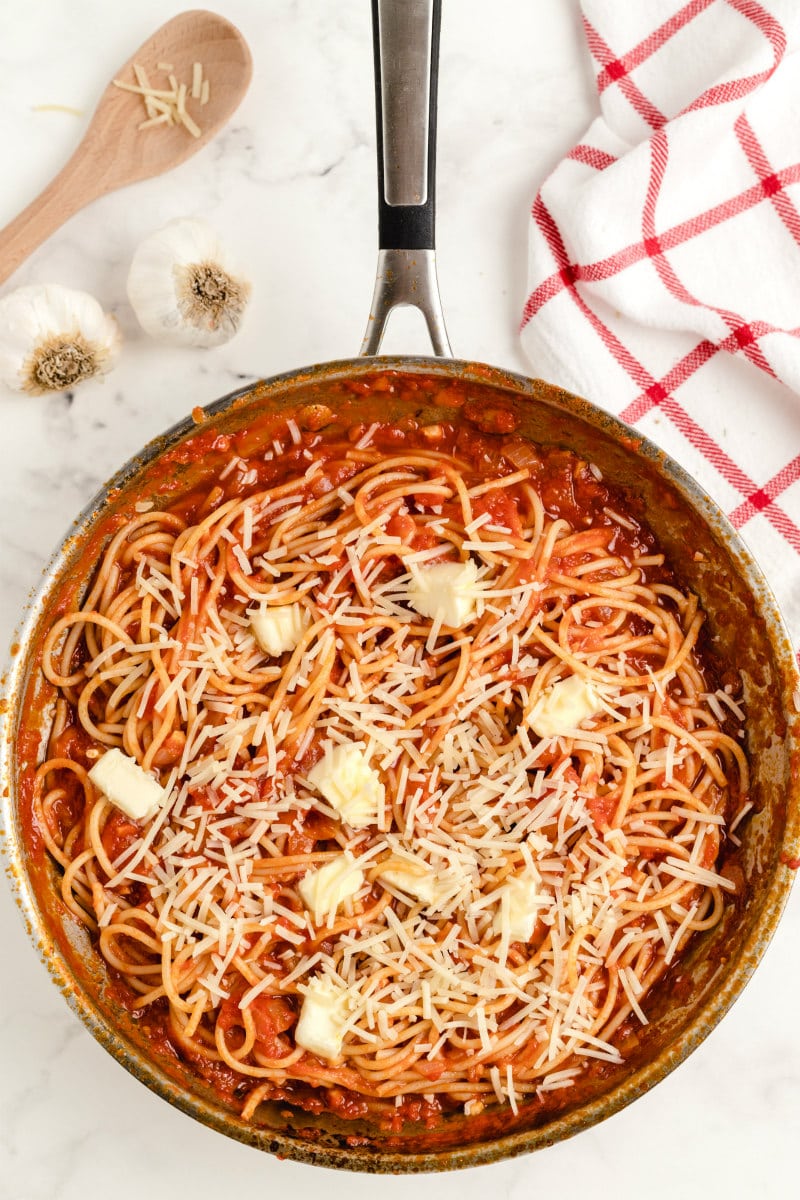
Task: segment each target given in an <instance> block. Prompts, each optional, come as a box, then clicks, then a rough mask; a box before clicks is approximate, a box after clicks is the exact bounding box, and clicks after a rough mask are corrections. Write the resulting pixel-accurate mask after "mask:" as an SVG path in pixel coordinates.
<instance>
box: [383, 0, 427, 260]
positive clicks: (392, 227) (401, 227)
mask: <svg viewBox="0 0 800 1200" xmlns="http://www.w3.org/2000/svg"><path fill="white" fill-rule="evenodd" d="M391 2H393V5H394V7H395V9H396V8H397V6H401V7H402V6H403V5H404V4H408V3H410V2H412V0H372V34H373V47H374V57H375V112H376V127H377V150H378V246H379V249H381V250H433V249H434V248H435V245H436V102H437V89H438V80H439V33H440V27H441V17H442V3H441V0H432V3H431V28H430V55H429V62H427V63H425V64H424V66H425V67H426V68H427V74H428V79H427V82H428V105H427V113H426V114H424V113H419V115H418V117H417V118H416V120H414V119H413V118H410V117H409V112H408V109H407V108H404V106H403V104H402V103H401V104H400V105H396V104H392V105H391V109H389V108H388V107H385V105H388V102H389V101H390V100H391V98H390V97H387V96H384V87H383V79H384V77H385V76H387V74H388V75H391V77H392V78H393V80H394V81H395V85H396V84H397V81H398V79H399V80H400V82H401V83H402V84H403V85H404V86H405V88H406V89H413V88H414V86H415V79H416V77H415V76H414V74H413V62H411V61H410V60H409V59H407V56H406V51H408V50H410V49H412V48H411V47H409V46H407V45H405V44H399V45H398V44H395V45H393V46H387V42H386V37H384V42H383V47H382V45H381V32H382V31H381V16H380V14H381V8H383V9H384V13H386V10H387V5H388V4H389V3H391ZM385 33H386V31H385V30H384V34H385ZM414 49H416V50H417V51H418V50H419V47H414ZM387 51H388V53H389V54H390V55H391V61H389V62H386V61H385V58H386V57H387ZM418 83H419V81H418V79H417V80H416V84H417V86H418ZM389 111H391V113H392V114H393V119H392V120H388V119H387V112H389ZM418 111H419V110H418ZM411 120H414V127H413V128H409V127H408V126H409V123H410V121H411ZM420 120H426V130H427V138H425V139H424V140H425V143H426V145H427V153H425V151H424V147H423V159H424V162H425V166H426V176H427V178H426V180H425V182H426V186H425V187H424V195H423V196H422V197H421V198H420V201H419V202H418V203H389V200H388V199H387V179H386V174H387V173H386V170H385V163H386V161H387V156H388V158H389V161H390V162H393V161H395V156H396V154H397V152H398V149H399V146H400V141H401V140H402V139H403V138H408V137H409V136H411V137H419V136H420V134H421V133H424V132H425V130H421V129H420V128H418V127H417V122H418V121H420ZM420 169H421V164H420Z"/></svg>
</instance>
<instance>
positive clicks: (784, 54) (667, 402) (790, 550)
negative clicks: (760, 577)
mask: <svg viewBox="0 0 800 1200" xmlns="http://www.w3.org/2000/svg"><path fill="white" fill-rule="evenodd" d="M581 7H582V10H583V16H584V28H585V32H586V40H587V43H588V47H589V51H590V53H591V57H592V67H593V70H594V72H595V75H596V81H597V90H598V93H599V97H600V116H599V117H598V118H597V119H596V120H595V121H594V122H593V123H592V125H591V126H590V127H589V129H588V130H587V133H586V136H585V137H584V138H583V140H582V141H581V142H580V143H579V145H577V146H576V147H575V148H574V149H573V150H572V151H571V153H570V154H569V155H568V156H567V158H566V159H565V160H564V161H563V162H562V163H561V164H560V165H559V166H558V167H557V168H556V170H555V171H554V172H553V174H552V175H551V176H550V178H549V179H547V181H546V182H545V184H544V185H543V187H542V189H541V191H540V193H539V195H538V196H537V197H536V200H535V202H534V205H533V209H532V215H531V217H532V219H531V231H530V267H529V286H530V291H529V295H528V299H527V302H526V305H525V311H524V315H523V321H522V341H523V347H524V349H525V351H526V353H527V355H528V356H529V358H530V360H531V363H532V364H533V367H534V369H535V373H536V374H537V375H540V376H542V377H543V378H545V379H549V380H552V381H554V382H556V383H559V384H561V385H562V386H563V387H566V388H568V389H570V390H572V391H575V392H578V393H579V394H581V395H584V396H586V397H587V398H589V399H591V400H594V401H595V402H597V403H599V404H601V405H602V406H604V407H605V408H606V409H607V410H609V411H610V412H613V413H614V414H615V415H617V416H619V417H621V418H622V419H623V420H624V421H627V422H628V423H629V424H631V425H634V426H635V427H636V428H637V429H639V430H641V431H642V432H643V433H645V434H646V435H647V436H649V437H651V438H652V439H653V440H654V441H655V442H657V443H658V444H659V445H660V446H662V447H663V448H664V449H665V450H666V451H667V452H668V453H670V454H671V455H672V456H673V457H674V458H676V459H677V460H678V461H679V462H680V463H681V464H682V465H683V466H684V467H686V468H687V469H688V470H689V471H690V472H691V473H692V474H693V475H694V476H695V478H696V479H697V480H698V481H699V482H700V483H701V484H702V485H703V486H704V487H705V488H706V490H707V491H708V492H709V493H710V494H711V495H712V496H713V497H714V499H715V500H716V501H717V503H718V504H719V505H720V506H721V507H722V508H723V509H724V510H725V511H726V512H727V513H728V514H729V516H730V518H731V520H732V522H733V524H734V525H735V526H736V527H737V528H738V529H739V530H740V531H741V533H742V535H743V537H744V538H745V540H746V541H747V542H748V544H749V545H750V548H751V549H752V550H753V552H754V554H755V555H756V557H757V558H758V560H759V562H760V563H761V565H762V567H763V569H764V570H765V572H766V574H767V576H768V578H769V580H770V582H771V584H772V587H773V590H774V591H775V594H776V596H777V598H778V601H779V603H780V605H781V607H782V609H783V612H784V616H785V618H786V620H787V622H788V624H789V626H790V630H791V632H792V635H793V637H794V640H795V645H796V646H800V53H798V49H799V48H800V0H771V2H770V3H766V2H765V3H756V2H755V0H690V2H689V3H676V2H675V0H632V2H629V3H628V2H626V3H622V2H621V0H581Z"/></svg>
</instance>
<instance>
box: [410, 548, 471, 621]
mask: <svg viewBox="0 0 800 1200" xmlns="http://www.w3.org/2000/svg"><path fill="white" fill-rule="evenodd" d="M480 590H481V589H480V584H479V583H478V568H477V567H476V566H475V563H474V562H473V561H472V559H471V558H470V559H467V561H466V562H458V563H455V562H446V563H436V564H435V565H434V566H432V567H424V568H423V569H422V570H416V569H412V573H411V582H410V583H409V585H408V591H407V599H408V603H409V604H410V605H411V607H412V608H413V609H414V610H415V612H418V613H419V614H420V615H421V616H423V617H430V619H431V620H432V621H439V623H440V624H442V625H447V626H448V627H449V628H451V629H462V628H463V626H464V625H466V624H467V623H468V622H469V621H471V620H472V619H473V618H474V616H475V614H476V612H477V607H478V597H479V595H480Z"/></svg>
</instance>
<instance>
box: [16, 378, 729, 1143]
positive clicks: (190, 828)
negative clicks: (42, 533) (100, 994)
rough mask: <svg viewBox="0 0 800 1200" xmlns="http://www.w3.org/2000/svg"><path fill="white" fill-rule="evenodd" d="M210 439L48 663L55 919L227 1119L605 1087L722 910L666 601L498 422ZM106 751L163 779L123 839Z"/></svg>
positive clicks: (673, 589) (699, 685) (689, 646)
mask: <svg viewBox="0 0 800 1200" xmlns="http://www.w3.org/2000/svg"><path fill="white" fill-rule="evenodd" d="M382 378H383V383H382V384H381V386H382V387H384V388H387V387H388V388H389V389H390V390H391V387H392V383H391V378H390V377H382ZM387 381H388V382H387ZM462 402H463V401H462ZM312 410H313V418H312V417H311V416H310V415H309V414H310V413H312ZM326 413H327V415H326ZM509 416H510V414H509ZM320 426H322V428H320ZM215 445H217V446H218V447H219V446H220V445H221V446H222V447H223V449H224V450H225V451H226V454H225V457H224V462H225V465H224V466H223V467H220V466H219V460H220V455H219V454H217V455H212V456H210V458H209V462H210V463H211V466H210V467H209V470H210V471H212V472H213V473H212V474H211V475H210V477H208V478H207V479H206V480H204V482H203V483H202V485H201V486H200V487H198V488H196V489H195V490H194V491H192V492H191V493H190V494H189V495H188V496H184V497H182V498H179V499H178V500H177V501H175V500H172V501H171V502H170V503H169V505H168V506H167V507H165V508H164V509H163V510H162V509H158V508H156V507H154V506H151V504H150V502H147V501H145V502H143V503H140V504H139V505H138V506H137V507H138V508H139V509H140V510H141V511H138V512H137V511H133V512H131V513H130V514H129V518H128V519H127V521H126V522H125V523H124V524H122V525H121V526H120V527H119V528H118V529H117V530H116V532H115V533H114V534H113V536H112V537H111V539H110V541H109V543H108V545H107V547H106V549H105V551H104V554H103V557H102V560H101V562H100V564H99V567H98V568H97V570H96V573H95V575H94V578H93V579H92V581H91V583H90V585H89V587H88V591H87V593H86V595H85V596H84V598H83V599H82V602H81V603H80V604H79V605H76V606H75V607H73V608H71V609H70V610H69V611H66V612H65V613H64V615H63V616H62V617H61V618H60V619H59V620H58V621H57V622H56V623H55V624H54V625H53V627H52V629H51V630H50V632H49V634H48V636H47V639H46V642H45V645H44V648H43V659H42V662H43V670H44V673H45V675H46V677H47V679H48V680H49V682H50V684H51V685H52V687H53V688H54V689H55V694H56V695H57V700H56V706H55V718H54V723H53V727H52V731H51V734H50V738H49V747H48V753H47V759H46V761H45V762H44V763H42V765H41V766H40V767H39V769H38V771H37V774H36V788H35V798H34V810H35V814H36V818H37V822H38V826H39V827H40V830H41V833H42V836H43V838H44V840H45V842H46V846H47V849H48V851H49V853H50V855H52V857H53V859H55V861H56V862H57V863H58V864H59V866H60V868H61V870H62V879H61V890H62V896H63V901H64V904H65V905H66V906H67V908H68V909H69V911H70V912H71V913H72V914H74V916H75V917H76V918H77V919H78V920H79V921H80V922H81V923H82V924H83V925H85V926H86V927H87V928H88V929H89V930H91V931H92V934H93V936H94V937H95V939H96V944H97V947H98V950H99V952H100V954H101V955H102V957H103V958H104V959H105V962H106V963H107V964H108V967H109V969H110V970H111V972H112V973H113V974H114V975H115V976H117V977H119V978H120V980H121V981H122V982H123V984H124V987H125V989H126V991H127V994H128V995H129V997H130V1004H131V1005H132V1006H133V1007H134V1008H135V1009H136V1010H138V1011H141V1012H143V1013H148V1014H151V1015H152V1016H153V1019H154V1020H155V1018H156V1017H158V1019H159V1020H160V1021H161V1022H162V1023H163V1029H164V1032H165V1034H166V1036H167V1037H168V1039H169V1041H170V1043H171V1045H172V1046H173V1047H174V1048H175V1050H176V1051H177V1053H178V1054H179V1055H180V1056H182V1057H183V1058H184V1059H185V1060H186V1061H188V1062H190V1063H191V1064H193V1066H194V1068H195V1069H196V1070H197V1071H198V1072H199V1073H200V1074H201V1075H204V1076H205V1077H207V1078H217V1079H218V1078H220V1077H221V1074H222V1073H223V1072H225V1069H227V1072H226V1078H227V1079H228V1080H229V1083H228V1091H229V1093H231V1094H233V1095H234V1096H235V1097H236V1098H237V1100H238V1101H239V1103H240V1104H241V1107H242V1111H243V1113H244V1115H245V1117H246V1118H252V1119H257V1111H258V1106H259V1104H260V1103H261V1101H262V1100H265V1099H271V1098H276V1097H277V1098H282V1099H289V1100H291V1101H293V1102H295V1103H296V1104H298V1105H309V1106H313V1105H314V1104H319V1103H320V1102H322V1103H323V1105H325V1106H328V1107H332V1108H334V1109H335V1110H336V1111H338V1112H339V1113H341V1114H343V1115H346V1116H354V1117H358V1116H364V1115H366V1114H375V1113H384V1114H387V1119H389V1120H399V1121H400V1122H401V1123H402V1119H403V1117H404V1116H408V1115H409V1114H413V1115H414V1116H417V1117H419V1116H420V1115H422V1116H423V1117H424V1118H425V1119H426V1120H428V1121H429V1122H435V1121H436V1120H437V1119H438V1114H439V1113H440V1112H442V1111H450V1110H453V1109H456V1108H463V1109H464V1110H465V1111H466V1112H468V1113H477V1112H479V1111H481V1109H482V1108H483V1107H484V1106H486V1105H489V1104H495V1103H503V1104H505V1103H508V1104H509V1105H510V1106H511V1108H512V1109H513V1110H514V1111H515V1112H516V1111H517V1109H518V1107H520V1106H521V1105H522V1104H523V1103H527V1104H536V1103H544V1102H545V1100H546V1099H547V1100H548V1101H549V1100H551V1096H550V1094H551V1093H553V1092H555V1091H561V1090H562V1089H567V1088H569V1087H571V1086H573V1085H574V1084H575V1083H576V1081H580V1079H581V1076H582V1075H583V1074H585V1073H586V1072H587V1071H588V1070H591V1069H592V1064H594V1065H595V1067H596V1066H597V1064H598V1063H599V1064H603V1063H619V1062H620V1061H621V1049H620V1047H621V1046H622V1045H623V1044H624V1042H625V1038H626V1037H627V1036H630V1032H631V1031H632V1030H634V1029H635V1028H636V1027H637V1026H641V1025H642V1024H644V1023H646V1022H647V1002H648V994H649V993H650V992H651V990H652V989H653V986H654V985H655V983H656V982H657V981H658V980H659V979H661V978H662V976H664V974H665V973H666V972H667V971H668V969H669V967H670V965H671V964H673V963H675V962H676V961H677V959H678V957H679V956H680V954H681V952H682V951H683V949H684V947H685V946H686V944H687V942H688V940H689V939H690V938H691V936H692V935H693V933H695V932H696V931H698V930H704V929H709V928H711V927H712V926H714V925H715V924H716V923H717V922H718V921H719V919H720V917H721V914H722V912H723V907H724V905H725V903H726V898H727V897H728V896H729V895H730V894H731V893H733V892H735V890H736V883H735V877H734V874H733V873H732V872H728V873H727V874H726V868H725V866H724V864H722V865H721V863H722V860H721V855H720V851H721V847H722V844H723V840H724V839H725V837H726V833H725V830H726V826H727V825H729V824H730V823H731V821H732V820H733V819H734V818H735V817H736V816H737V814H738V813H740V812H741V811H742V809H743V807H744V806H745V805H746V798H747V763H746V759H745V756H744V753H743V751H742V748H741V736H742V735H741V730H740V718H741V717H742V713H741V710H740V709H739V706H738V704H737V703H736V698H735V696H734V694H733V692H732V690H731V688H730V686H728V688H727V689H726V688H721V687H717V686H716V684H717V681H716V679H715V677H714V675H713V670H712V668H711V666H710V665H709V664H708V662H707V661H705V660H704V657H703V655H702V654H701V652H700V651H699V650H698V637H699V635H700V630H701V626H702V621H703V614H702V613H701V612H700V611H699V610H698V606H697V601H696V598H695V597H694V596H693V595H690V594H685V593H684V592H683V591H682V590H681V589H680V587H679V586H678V585H677V583H676V581H675V579H674V577H673V576H672V574H671V573H670V571H669V570H668V569H667V567H666V566H665V565H664V559H663V555H662V554H661V552H660V551H659V550H658V548H657V546H656V545H655V544H654V541H653V538H652V536H651V535H650V534H649V533H648V532H647V531H646V530H645V529H644V528H643V527H642V525H641V524H640V522H639V520H638V519H637V518H636V517H635V516H634V515H633V514H632V513H631V512H630V511H629V509H628V508H626V507H625V506H624V505H623V504H622V502H621V500H620V497H619V496H616V495H614V494H613V492H612V491H611V490H610V489H609V488H608V487H607V486H606V485H605V483H604V482H603V481H602V479H601V478H600V473H599V472H598V471H597V470H596V468H593V467H592V466H591V465H589V464H587V463H585V462H581V461H579V460H578V459H577V458H576V457H575V456H574V455H572V454H570V453H568V452H566V451H562V450H553V449H550V450H547V449H540V448H537V447H535V446H533V445H531V444H530V443H528V442H526V441H524V440H523V439H522V438H519V437H516V436H515V435H514V433H513V422H504V421H501V422H500V423H499V428H498V429H497V431H496V432H492V433H486V432H480V431H479V430H477V429H476V428H475V425H474V423H472V422H471V421H470V420H469V418H468V416H467V417H465V416H464V414H463V413H461V414H459V413H458V412H457V411H454V414H453V419H452V420H451V421H449V422H448V423H446V424H444V423H437V424H435V425H427V426H421V425H420V424H419V422H417V421H415V420H407V421H405V422H399V423H397V422H394V423H389V422H381V421H380V420H377V421H375V422H374V423H372V424H370V425H367V424H365V423H361V424H358V425H355V426H354V427H350V428H349V429H348V428H343V427H342V425H341V423H340V422H337V421H336V419H335V417H334V414H333V413H332V412H328V410H324V411H323V413H322V416H321V415H320V410H319V406H309V407H308V408H306V409H303V410H301V411H300V412H298V413H296V414H295V417H294V418H289V419H288V420H284V421H283V424H282V433H279V434H278V435H277V439H276V437H275V434H274V431H271V432H270V435H269V439H267V440H266V441H264V439H262V440H261V441H259V439H258V437H251V438H250V445H249V447H248V450H247V452H243V451H239V452H238V453H237V452H236V450H235V449H234V448H231V447H229V445H228V439H222V441H221V442H219V443H215ZM442 567H445V570H444V573H442V570H441V568H442ZM437 572H438V574H437ZM448 572H449V574H448ZM276 612H281V613H282V616H281V617H279V618H276V617H275V614H276ZM259 621H261V624H259ZM264 621H266V622H267V625H268V628H267V625H265V624H264ZM270 622H271V624H270ZM265 629H266V632H265ZM287 630H288V631H289V632H288V633H287ZM276 637H277V638H278V642H275V641H274V639H275V638H276ZM270 638H272V639H273V641H272V642H270ZM281 638H283V639H284V641H283V642H281V641H280V639H281ZM265 646H266V648H265ZM568 692H569V693H570V695H569V696H568V695H567V693H568ZM576 703H577V707H575V705H576ZM113 748H118V749H120V750H121V751H122V752H123V753H124V754H125V755H126V756H127V757H128V758H130V759H132V760H135V762H136V763H137V764H139V766H140V767H141V768H143V770H144V771H146V772H148V773H150V774H151V775H153V776H155V777H156V778H157V779H158V780H159V781H160V783H161V785H162V786H163V795H164V802H163V803H162V804H161V806H160V807H159V808H158V810H157V812H156V813H155V815H153V816H152V817H151V818H150V819H149V820H147V821H142V822H137V821H135V820H133V819H131V818H130V817H128V816H126V815H125V813H124V812H123V811H120V809H119V808H118V807H116V806H115V805H114V804H112V803H111V802H110V801H109V799H108V798H107V797H106V795H105V794H104V793H103V792H102V791H101V790H99V789H98V787H97V786H95V784H94V783H93V781H92V778H91V777H90V771H92V770H93V767H94V765H95V764H97V762H98V761H99V760H100V759H101V758H102V756H103V755H104V754H106V753H107V752H108V751H109V750H111V749H113ZM348 805H349V807H348ZM315 1006H316V1007H315ZM320 1021H321V1022H322V1024H321V1025H320ZM306 1027H308V1029H310V1030H311V1032H310V1033H309V1032H308V1029H306ZM312 1027H313V1028H312ZM304 1029H305V1030H306V1031H305V1032H304ZM314 1029H316V1033H315V1032H314ZM566 1094H567V1093H565V1095H566ZM411 1101H418V1102H419V1103H417V1106H416V1107H415V1108H413V1109H412V1108H410V1107H408V1105H409V1104H410V1103H411ZM404 1106H406V1107H404ZM396 1114H399V1115H396Z"/></svg>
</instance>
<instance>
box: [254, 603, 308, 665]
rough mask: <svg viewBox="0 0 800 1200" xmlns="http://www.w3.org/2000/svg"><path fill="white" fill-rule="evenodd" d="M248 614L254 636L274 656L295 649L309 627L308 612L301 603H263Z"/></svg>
mask: <svg viewBox="0 0 800 1200" xmlns="http://www.w3.org/2000/svg"><path fill="white" fill-rule="evenodd" d="M247 615H248V617H249V618H250V628H251V630H252V632H253V637H254V638H255V639H256V641H257V642H258V644H259V646H260V647H261V649H262V650H263V651H264V653H265V654H269V655H270V656H271V657H272V658H277V657H278V656H279V655H281V654H285V653H286V651H287V650H294V649H295V648H296V646H297V645H298V643H299V642H300V639H301V638H302V636H303V634H304V633H305V631H306V630H307V629H308V622H309V618H308V613H307V612H306V610H305V609H304V608H303V606H302V605H301V604H279V605H276V606H275V607H274V608H267V607H265V606H264V605H261V606H260V607H259V608H250V609H248V610H247Z"/></svg>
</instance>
